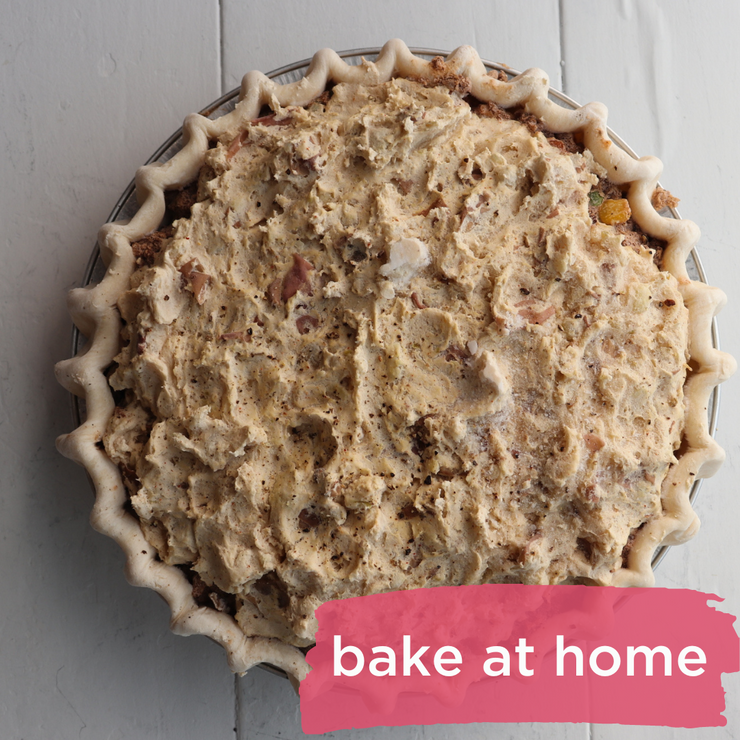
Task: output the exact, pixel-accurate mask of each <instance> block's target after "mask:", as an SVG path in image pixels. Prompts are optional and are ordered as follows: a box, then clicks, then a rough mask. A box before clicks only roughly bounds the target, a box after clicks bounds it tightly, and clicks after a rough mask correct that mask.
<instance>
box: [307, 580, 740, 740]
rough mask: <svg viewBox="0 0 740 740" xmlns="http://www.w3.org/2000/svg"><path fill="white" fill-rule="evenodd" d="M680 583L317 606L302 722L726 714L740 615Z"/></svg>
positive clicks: (472, 592)
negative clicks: (724, 679) (726, 681)
mask: <svg viewBox="0 0 740 740" xmlns="http://www.w3.org/2000/svg"><path fill="white" fill-rule="evenodd" d="M710 600H711V601H721V599H718V598H717V597H716V596H712V595H709V594H702V593H698V592H696V591H687V590H672V589H660V588H656V589H617V588H597V587H587V586H520V585H488V586H458V587H439V588H430V589H418V590H414V591H399V592H394V593H387V594H378V595H376V596H363V597H360V598H355V599H346V600H343V601H332V602H329V603H327V604H324V605H323V606H321V607H320V608H319V609H318V611H317V616H318V620H319V631H318V633H317V636H316V647H314V648H313V649H312V650H311V651H310V652H309V654H308V662H309V663H310V665H311V666H312V670H311V672H310V674H309V675H308V677H307V678H306V679H305V680H304V681H303V683H302V684H301V688H300V694H301V714H302V719H303V730H304V731H305V732H306V733H323V732H329V731H333V730H339V729H345V728H352V727H357V728H359V727H376V726H380V725H385V726H397V725H432V724H438V723H466V722H595V723H616V724H624V725H666V726H670V727H716V726H723V725H725V724H726V720H725V718H724V717H723V716H722V714H721V712H722V711H723V710H724V708H725V699H724V692H723V690H722V683H721V674H722V673H731V672H735V671H738V670H740V650H739V646H740V642H739V641H738V637H737V634H736V633H735V630H734V628H733V623H734V621H735V617H733V616H732V615H729V614H726V613H724V612H720V611H717V610H716V609H714V608H713V607H711V606H709V605H708V604H707V602H708V601H710Z"/></svg>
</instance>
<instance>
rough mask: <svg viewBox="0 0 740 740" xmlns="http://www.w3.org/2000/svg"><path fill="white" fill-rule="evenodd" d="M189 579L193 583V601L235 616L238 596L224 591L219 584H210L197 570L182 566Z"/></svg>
mask: <svg viewBox="0 0 740 740" xmlns="http://www.w3.org/2000/svg"><path fill="white" fill-rule="evenodd" d="M181 569H182V570H183V572H184V573H185V575H186V577H187V578H188V580H189V581H190V582H191V583H192V585H193V590H192V594H193V601H195V603H196V604H197V605H198V606H210V607H212V608H214V609H216V611H219V612H224V613H226V614H230V615H231V616H234V614H236V597H235V596H234V595H233V594H228V593H226V592H225V591H222V590H221V589H220V588H218V586H209V585H208V584H207V583H206V582H205V581H204V580H203V579H202V578H201V577H200V576H199V575H198V573H196V572H195V571H193V570H191V569H190V568H187V566H181Z"/></svg>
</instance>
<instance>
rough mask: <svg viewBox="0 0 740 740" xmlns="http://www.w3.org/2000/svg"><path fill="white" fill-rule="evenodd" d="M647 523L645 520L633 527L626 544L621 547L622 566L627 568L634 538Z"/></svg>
mask: <svg viewBox="0 0 740 740" xmlns="http://www.w3.org/2000/svg"><path fill="white" fill-rule="evenodd" d="M646 524H647V522H643V523H642V524H641V525H640V526H639V527H635V528H634V529H633V530H632V531H631V532H630V536H629V537H628V538H627V544H626V545H625V546H624V547H623V548H622V567H623V568H629V554H630V551H631V550H632V545H633V544H634V542H635V538H636V537H637V533H638V532H639V531H640V530H641V529H642V528H643V527H644V526H645V525H646Z"/></svg>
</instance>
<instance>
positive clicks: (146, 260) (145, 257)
mask: <svg viewBox="0 0 740 740" xmlns="http://www.w3.org/2000/svg"><path fill="white" fill-rule="evenodd" d="M173 233H174V229H173V228H172V226H165V228H163V229H160V230H159V231H153V232H152V233H151V234H147V235H146V236H142V237H141V239H139V240H137V241H135V242H132V243H131V249H132V250H133V252H134V257H135V258H136V264H137V265H139V266H140V267H141V266H143V265H146V266H147V267H151V266H152V265H153V264H154V260H155V258H156V256H157V255H158V254H159V253H160V252H161V251H162V247H163V245H164V243H165V242H166V241H167V240H168V239H170V238H171V237H172V234H173Z"/></svg>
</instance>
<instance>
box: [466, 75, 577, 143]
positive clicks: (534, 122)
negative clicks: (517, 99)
mask: <svg viewBox="0 0 740 740" xmlns="http://www.w3.org/2000/svg"><path fill="white" fill-rule="evenodd" d="M501 74H503V75H504V77H505V76H506V75H505V73H503V72H502V73H501ZM465 100H466V102H467V103H468V105H470V108H471V110H472V111H473V113H475V115H477V116H480V117H481V118H495V119H496V120H497V121H511V120H516V121H519V122H520V123H522V124H524V125H525V126H526V127H527V129H528V130H529V132H530V133H531V134H532V135H535V134H537V133H539V132H541V133H542V134H544V135H545V136H546V137H547V141H548V142H549V143H550V145H551V146H554V147H557V148H558V149H560V150H561V151H564V152H567V153H568V154H576V153H582V152H583V151H584V149H585V146H584V144H583V137H582V136H579V135H578V134H574V133H570V132H568V133H556V132H554V131H550V130H549V129H548V128H547V126H545V124H544V123H543V122H542V121H541V120H540V119H539V118H537V116H535V115H534V114H533V113H527V111H525V110H524V109H523V108H512V109H511V110H507V109H506V108H502V107H501V106H500V105H497V104H496V103H493V102H487V103H484V102H482V101H480V100H478V99H477V98H475V97H473V96H472V95H468V96H467V97H466V98H465Z"/></svg>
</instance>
